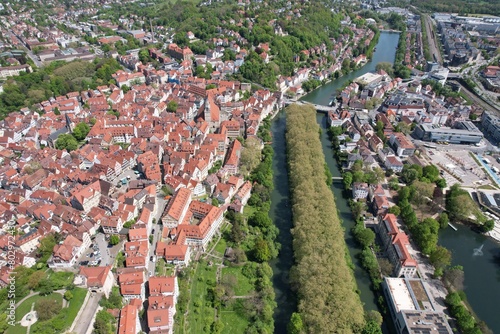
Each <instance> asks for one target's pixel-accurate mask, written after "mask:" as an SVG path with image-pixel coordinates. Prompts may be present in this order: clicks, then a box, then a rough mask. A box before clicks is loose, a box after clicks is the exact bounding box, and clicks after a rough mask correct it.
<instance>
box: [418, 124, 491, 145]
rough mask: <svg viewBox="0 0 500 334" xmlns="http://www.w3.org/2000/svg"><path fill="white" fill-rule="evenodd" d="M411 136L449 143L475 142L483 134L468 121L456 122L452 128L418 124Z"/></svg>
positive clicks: (477, 141) (480, 138) (481, 137)
mask: <svg viewBox="0 0 500 334" xmlns="http://www.w3.org/2000/svg"><path fill="white" fill-rule="evenodd" d="M413 136H414V137H416V138H417V139H420V140H423V141H433V142H437V141H442V142H448V143H451V144H477V143H479V142H480V141H481V140H482V139H483V137H484V135H483V133H482V132H481V131H479V129H478V128H477V127H476V126H475V125H474V124H472V122H470V121H463V122H457V124H456V126H455V128H454V129H452V128H449V127H444V126H439V125H429V124H420V125H419V126H417V127H416V128H415V131H413Z"/></svg>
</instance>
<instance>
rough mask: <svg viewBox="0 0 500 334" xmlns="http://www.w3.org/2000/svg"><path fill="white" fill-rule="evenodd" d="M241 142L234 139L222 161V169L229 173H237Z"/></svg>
mask: <svg viewBox="0 0 500 334" xmlns="http://www.w3.org/2000/svg"><path fill="white" fill-rule="evenodd" d="M240 155H241V143H240V142H239V140H238V139H235V140H234V141H233V143H232V144H231V146H230V147H229V150H228V152H227V156H226V161H225V162H224V169H225V171H226V172H227V173H229V174H237V173H238V170H239V169H238V165H239V164H240Z"/></svg>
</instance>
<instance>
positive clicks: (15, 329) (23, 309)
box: [5, 293, 63, 334]
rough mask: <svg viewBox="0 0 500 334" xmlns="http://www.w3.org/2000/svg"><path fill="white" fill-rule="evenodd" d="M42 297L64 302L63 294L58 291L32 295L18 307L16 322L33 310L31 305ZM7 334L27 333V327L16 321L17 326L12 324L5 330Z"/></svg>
mask: <svg viewBox="0 0 500 334" xmlns="http://www.w3.org/2000/svg"><path fill="white" fill-rule="evenodd" d="M40 299H51V300H57V301H59V302H61V303H62V299H63V297H62V295H60V294H58V293H52V294H50V295H48V296H44V297H41V296H40V295H36V296H33V297H30V298H28V299H26V300H25V301H24V302H22V303H21V305H19V306H18V307H17V309H16V322H17V321H21V319H22V318H23V317H24V316H25V315H26V313H28V312H29V311H31V305H32V304H33V303H36V302H37V301H38V300H40ZM5 333H6V334H24V333H26V327H23V326H21V325H19V324H17V323H16V326H10V327H9V328H8V329H7V331H6V332H5Z"/></svg>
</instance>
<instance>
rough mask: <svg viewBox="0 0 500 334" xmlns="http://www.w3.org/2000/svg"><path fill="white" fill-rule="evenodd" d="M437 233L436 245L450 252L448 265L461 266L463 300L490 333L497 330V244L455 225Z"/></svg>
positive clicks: (499, 288)
mask: <svg viewBox="0 0 500 334" xmlns="http://www.w3.org/2000/svg"><path fill="white" fill-rule="evenodd" d="M456 227H457V231H453V229H451V228H447V229H445V230H444V231H442V232H440V234H439V244H440V245H442V246H444V247H446V248H448V249H449V250H450V251H451V252H452V264H453V265H461V266H463V267H464V277H465V280H464V286H465V289H464V290H465V294H466V295H467V300H468V302H469V304H470V306H471V307H472V309H473V310H474V312H475V313H476V315H477V316H478V317H479V319H481V320H482V321H484V322H485V323H486V325H488V327H489V328H490V329H491V330H492V331H493V333H500V320H499V313H498V301H500V248H499V246H498V243H496V242H495V241H493V240H492V239H491V238H489V237H486V236H484V235H482V234H479V233H475V232H473V231H471V230H470V229H469V228H468V227H466V226H463V225H457V226H456Z"/></svg>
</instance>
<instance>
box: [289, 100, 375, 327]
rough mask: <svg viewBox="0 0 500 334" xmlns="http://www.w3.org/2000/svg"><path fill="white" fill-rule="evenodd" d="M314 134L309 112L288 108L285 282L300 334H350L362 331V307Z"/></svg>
mask: <svg viewBox="0 0 500 334" xmlns="http://www.w3.org/2000/svg"><path fill="white" fill-rule="evenodd" d="M318 130H319V128H318V125H317V123H316V111H315V110H314V109H313V108H311V107H309V106H298V105H291V106H289V107H288V108H287V132H286V141H287V149H288V164H289V175H290V185H291V193H292V212H293V223H294V228H293V232H292V233H293V239H294V240H293V246H294V255H295V265H294V267H293V268H292V270H291V273H290V278H291V281H292V286H293V287H294V288H295V289H296V290H297V293H298V298H299V303H298V313H299V315H300V318H301V319H302V321H303V325H304V329H305V332H309V333H339V332H342V333H354V332H358V331H360V330H361V329H362V328H364V326H365V319H364V317H363V307H362V305H361V302H360V299H359V296H358V295H357V294H356V293H355V290H356V284H355V281H354V278H353V274H352V271H351V269H350V268H349V266H348V265H347V262H346V244H345V241H344V238H343V235H344V234H343V230H342V226H341V224H340V220H339V218H338V215H337V210H336V206H335V201H334V198H333V193H332V191H331V190H330V188H329V187H328V186H327V185H326V183H325V180H324V173H322V172H320V170H319V168H322V166H323V164H324V161H325V158H324V155H323V151H322V148H321V143H320V141H319V138H318V135H317V134H318Z"/></svg>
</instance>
